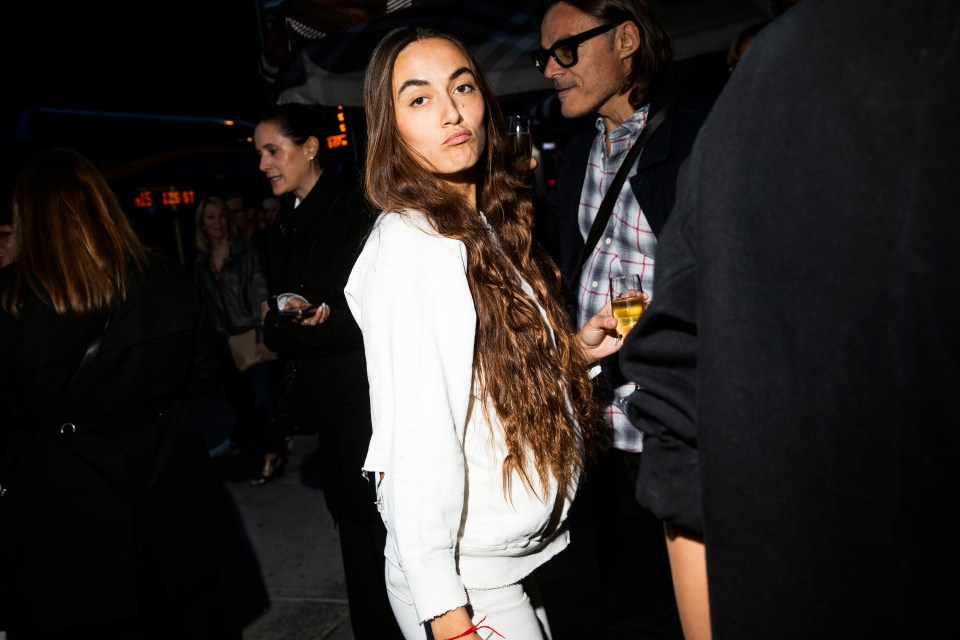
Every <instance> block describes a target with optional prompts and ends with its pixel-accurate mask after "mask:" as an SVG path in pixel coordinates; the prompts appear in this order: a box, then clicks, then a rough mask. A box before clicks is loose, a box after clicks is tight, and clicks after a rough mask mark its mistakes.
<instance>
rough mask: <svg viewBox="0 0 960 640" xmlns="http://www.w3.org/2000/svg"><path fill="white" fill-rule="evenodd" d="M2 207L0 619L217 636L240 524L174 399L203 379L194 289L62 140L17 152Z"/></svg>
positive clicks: (53, 626) (205, 365)
mask: <svg viewBox="0 0 960 640" xmlns="http://www.w3.org/2000/svg"><path fill="white" fill-rule="evenodd" d="M13 212H14V234H15V236H16V240H17V246H18V247H19V259H18V260H17V262H15V263H14V264H13V265H11V266H10V267H8V268H6V269H3V270H2V272H0V406H2V407H3V411H4V417H3V421H2V422H0V485H2V486H0V494H2V495H0V567H2V569H0V629H6V630H8V631H9V632H10V634H11V635H10V637H11V638H34V637H38V638H39V637H42V638H47V637H52V638H67V637H69V638H74V637H84V638H86V637H89V638H114V637H117V638H119V637H123V638H219V637H223V634H224V626H223V619H222V613H221V597H220V591H219V580H220V574H221V570H222V569H223V568H224V566H225V564H226V563H227V562H228V561H230V560H231V559H232V553H233V552H234V551H235V550H237V549H238V548H239V547H237V546H236V545H237V543H238V541H239V537H238V535H239V534H238V532H237V531H236V530H235V529H234V528H233V527H234V521H233V516H232V513H231V508H230V504H229V500H228V497H227V495H226V493H225V491H224V488H223V486H222V484H221V483H220V481H219V479H218V478H217V476H216V473H215V471H214V469H213V467H212V466H211V463H210V460H209V458H208V456H207V451H206V447H205V446H204V444H203V441H202V438H201V436H200V432H199V430H198V428H197V426H196V424H195V423H194V422H193V421H192V419H191V418H190V415H189V414H188V413H187V412H186V410H185V409H184V408H183V406H182V405H181V401H185V400H189V399H191V398H195V397H197V396H198V395H202V394H207V393H214V392H215V390H216V380H217V377H216V372H215V366H216V365H215V363H216V357H215V355H214V354H212V353H209V352H207V351H206V350H205V346H206V345H209V344H212V341H211V340H210V339H209V337H208V335H209V334H208V333H207V332H210V331H212V328H211V325H210V324H209V323H208V322H207V321H206V320H205V316H204V315H203V306H202V304H201V301H200V298H199V294H198V292H197V290H196V288H195V286H194V285H193V282H192V281H191V279H190V276H189V274H188V273H187V272H186V271H185V270H184V269H183V268H182V267H180V265H178V264H176V263H175V262H172V261H169V260H168V259H165V258H163V257H161V256H159V255H155V254H153V253H151V252H149V251H148V250H146V249H145V248H144V247H143V246H142V245H141V244H140V242H139V240H138V239H137V237H136V236H135V234H134V232H133V230H132V229H131V227H130V225H129V223H128V222H127V219H126V217H125V215H124V213H123V211H122V210H121V208H120V204H119V203H118V201H117V199H116V198H115V197H114V195H113V193H112V192H111V191H110V189H109V187H108V185H107V183H106V182H105V180H104V179H103V177H102V176H101V174H100V173H99V172H98V171H97V169H96V168H95V167H94V166H93V165H92V164H91V163H90V162H89V161H87V160H86V159H85V158H83V157H82V156H80V155H79V154H77V153H75V152H73V151H69V150H65V149H53V150H48V151H43V152H40V153H38V154H37V155H35V156H34V157H33V158H32V159H30V160H29V161H28V162H27V164H26V165H25V168H24V169H23V172H22V174H21V176H20V179H19V182H18V185H17V187H16V191H15V194H14V199H13ZM98 341H99V349H98V350H97V349H95V348H91V345H94V344H96V343H97V342H98ZM88 350H90V353H91V355H90V356H85V353H86V352H87V351H88ZM81 362H83V364H82V365H81Z"/></svg>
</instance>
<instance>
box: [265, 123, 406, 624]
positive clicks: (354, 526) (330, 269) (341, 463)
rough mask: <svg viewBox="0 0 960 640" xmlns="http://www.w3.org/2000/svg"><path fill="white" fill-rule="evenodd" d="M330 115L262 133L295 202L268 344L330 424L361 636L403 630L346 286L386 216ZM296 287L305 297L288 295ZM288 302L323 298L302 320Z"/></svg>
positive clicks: (275, 284) (279, 222)
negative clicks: (330, 153)
mask: <svg viewBox="0 0 960 640" xmlns="http://www.w3.org/2000/svg"><path fill="white" fill-rule="evenodd" d="M325 130H326V129H325V128H324V120H323V118H322V115H321V114H320V113H319V112H318V111H317V110H316V109H315V108H313V107H310V106H307V105H300V104H283V105H277V106H275V107H273V108H271V109H270V110H268V111H267V112H266V113H265V114H264V115H263V116H262V117H261V118H260V120H259V122H258V124H257V127H256V129H255V131H254V140H255V143H256V147H257V151H258V152H259V153H260V169H261V171H263V172H264V173H265V174H266V177H267V179H268V180H269V181H270V184H271V188H272V189H273V193H274V195H277V196H281V195H285V194H286V197H287V198H292V199H293V203H292V204H293V206H287V207H286V208H284V209H283V210H282V211H281V212H280V214H279V215H278V216H277V219H276V221H275V222H274V224H273V226H272V227H271V228H270V233H271V238H270V245H269V246H270V248H269V256H270V265H269V268H268V278H269V289H270V293H271V294H272V296H273V298H274V299H273V300H271V304H270V310H269V311H268V312H267V316H266V318H265V320H264V335H265V340H266V344H267V346H268V347H270V349H272V350H273V351H275V352H276V353H277V354H278V355H279V357H280V359H281V360H282V361H284V364H285V366H288V367H289V366H291V365H293V366H295V368H296V383H295V384H296V393H295V397H294V400H295V408H294V410H293V412H292V413H293V414H295V416H296V419H297V420H299V423H300V425H301V427H305V428H306V429H307V430H308V431H312V432H319V448H318V451H319V453H320V455H321V457H322V463H321V472H322V478H323V493H324V498H325V499H326V503H327V508H328V509H329V511H330V514H331V515H332V516H333V518H334V520H335V521H336V523H337V526H338V530H339V537H340V546H341V552H342V556H343V565H344V575H345V578H346V583H347V596H348V599H349V605H350V618H351V624H352V626H353V633H354V637H355V638H357V639H358V640H365V639H368V638H370V639H373V638H377V639H378V640H379V639H383V638H401V637H402V635H401V634H400V630H399V628H398V627H397V623H396V620H395V619H394V617H393V612H392V610H391V609H390V605H389V603H388V601H387V592H386V584H385V582H384V564H383V563H384V560H383V549H384V545H385V544H386V529H385V528H384V525H383V521H382V519H381V518H380V514H379V512H378V511H377V508H376V505H375V503H374V502H375V493H374V490H373V487H372V485H370V484H368V483H367V481H366V480H365V479H364V477H363V475H362V474H361V470H362V466H363V460H364V457H365V456H366V453H367V447H368V446H369V443H370V436H371V434H372V432H373V427H372V423H371V418H370V394H369V383H368V381H367V369H366V360H365V358H364V351H363V336H362V335H361V333H360V327H358V326H357V323H356V321H355V320H354V319H353V315H352V314H351V313H350V310H349V308H348V307H347V303H346V298H345V297H344V293H343V288H344V287H345V286H346V283H347V278H348V276H349V275H350V270H351V269H352V268H353V264H354V262H356V259H357V256H358V255H359V253H360V248H361V246H362V244H363V241H364V239H365V238H366V235H367V233H368V232H369V230H370V228H371V226H372V224H373V220H374V216H373V212H372V211H371V209H370V208H369V206H368V205H367V202H366V199H365V198H364V197H363V195H362V193H361V192H360V191H359V189H357V188H356V185H355V184H351V183H349V182H348V183H344V182H343V181H342V180H340V179H338V178H337V177H336V176H335V175H333V173H332V172H328V171H325V170H324V165H323V162H322V160H323V157H322V155H321V154H322V152H323V149H324V147H323V146H322V145H321V141H322V140H325V135H324V131H325ZM284 294H293V295H294V296H295V298H294V301H292V302H291V301H288V300H287V297H286V296H285V295H284ZM278 295H280V296H281V303H282V304H283V306H284V307H286V308H288V309H289V308H293V307H295V306H300V307H311V308H312V309H313V310H311V311H310V312H308V313H307V314H306V315H303V316H298V317H290V316H284V315H282V314H281V313H280V308H279V306H278V304H277V299H276V297H277V296H278Z"/></svg>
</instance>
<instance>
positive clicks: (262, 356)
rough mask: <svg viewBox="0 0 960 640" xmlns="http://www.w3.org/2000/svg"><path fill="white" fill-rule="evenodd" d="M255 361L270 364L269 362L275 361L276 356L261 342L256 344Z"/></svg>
mask: <svg viewBox="0 0 960 640" xmlns="http://www.w3.org/2000/svg"><path fill="white" fill-rule="evenodd" d="M256 352H257V360H258V361H260V362H270V361H271V360H276V359H277V354H276V353H274V352H273V351H270V348H269V347H267V345H265V344H263V343H262V342H258V343H257V346H256Z"/></svg>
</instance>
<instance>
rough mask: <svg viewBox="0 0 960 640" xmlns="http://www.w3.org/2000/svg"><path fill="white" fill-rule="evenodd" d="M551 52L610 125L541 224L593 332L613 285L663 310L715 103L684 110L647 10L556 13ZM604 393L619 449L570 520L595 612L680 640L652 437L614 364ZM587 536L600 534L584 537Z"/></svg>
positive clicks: (686, 103) (561, 84)
mask: <svg viewBox="0 0 960 640" xmlns="http://www.w3.org/2000/svg"><path fill="white" fill-rule="evenodd" d="M540 45H541V47H542V49H539V50H537V51H533V52H531V53H530V57H531V58H532V59H533V62H534V64H535V65H536V67H537V69H538V70H539V71H540V72H541V73H543V74H544V75H545V76H546V77H547V78H548V79H550V80H552V81H553V84H554V87H555V88H556V90H557V98H558V99H559V101H560V109H561V112H562V114H563V115H564V117H566V118H582V117H585V116H590V115H596V116H597V119H596V121H595V122H596V124H595V128H594V129H592V130H591V131H588V132H585V133H584V134H583V135H581V136H577V137H574V138H573V139H571V140H570V142H569V143H568V144H567V145H566V147H565V148H564V149H563V153H562V157H561V166H560V173H559V177H558V180H557V184H556V186H555V188H554V189H552V190H551V191H550V192H548V194H547V196H546V198H545V199H544V201H543V202H542V203H541V204H540V207H541V208H540V210H538V212H537V224H538V226H539V227H540V228H539V229H538V234H539V235H540V238H541V240H542V241H543V242H544V244H545V245H546V246H547V248H548V249H549V250H550V251H551V253H552V254H553V256H554V258H555V259H556V261H557V263H558V264H559V265H560V269H561V272H562V274H563V278H564V285H565V288H566V290H567V291H569V292H571V298H572V300H570V301H569V302H570V304H569V305H568V306H569V307H570V308H571V314H573V315H574V316H576V317H575V318H574V319H575V320H576V321H577V322H578V323H579V324H582V319H584V318H589V317H591V316H592V315H593V314H595V313H596V312H598V311H599V310H600V308H601V307H602V306H603V305H604V303H605V302H606V301H607V300H608V299H609V292H608V277H609V276H611V275H619V274H620V273H638V274H640V275H641V281H642V285H643V288H644V290H645V291H646V292H647V293H648V294H649V296H650V299H651V300H652V299H653V298H654V291H653V272H654V254H655V251H656V246H657V240H656V234H657V233H659V231H660V229H661V228H662V227H663V223H664V222H665V220H666V218H667V216H668V214H669V213H670V210H671V209H672V207H673V203H674V199H675V189H676V181H677V173H678V170H679V167H680V164H681V162H682V161H683V160H684V159H685V158H686V157H687V155H688V154H689V152H690V148H691V147H692V145H693V140H694V138H695V137H696V135H697V132H698V131H699V128H700V125H701V124H702V123H703V120H704V119H705V118H706V115H707V112H708V110H709V106H710V101H709V100H706V99H704V98H700V97H692V96H686V97H678V96H683V95H684V94H683V92H682V91H680V86H679V81H678V77H677V74H676V70H675V67H674V66H673V64H672V58H673V54H672V46H671V43H670V39H669V36H668V34H667V33H666V31H665V30H664V28H663V27H662V26H661V25H660V24H659V23H658V22H657V20H656V19H655V18H654V16H653V15H652V14H651V13H650V11H649V9H648V8H647V6H646V5H645V4H644V3H643V2H642V1H641V0H549V1H548V2H547V3H546V9H545V14H544V16H543V20H542V22H541V25H540ZM667 104H670V106H671V110H670V111H669V112H668V113H669V114H670V115H669V116H668V117H667V119H666V120H663V121H662V122H661V123H660V124H659V125H658V127H657V128H656V129H655V133H652V134H651V135H650V137H649V139H648V140H647V141H646V142H645V143H643V148H642V152H641V153H640V156H639V159H638V160H637V161H636V162H635V163H634V164H633V166H632V167H629V168H628V173H627V179H626V180H625V181H624V182H623V187H622V188H621V189H620V192H619V193H618V194H617V200H616V201H615V203H614V206H613V209H612V213H611V215H610V218H609V220H608V221H607V223H606V226H605V228H604V229H603V233H602V235H601V236H600V239H599V241H598V242H597V244H596V246H595V247H594V248H592V250H590V251H589V253H587V255H586V256H583V255H582V254H583V253H584V252H585V239H586V238H587V236H588V235H589V232H590V229H591V226H592V224H593V221H594V218H595V217H596V214H597V210H598V209H599V208H600V203H601V202H602V200H603V198H604V195H605V193H606V190H607V188H608V185H609V184H610V183H611V181H612V180H613V177H614V175H615V174H616V173H617V171H618V169H619V168H620V165H621V164H622V163H623V161H624V157H625V156H626V155H627V152H628V150H629V149H630V147H632V146H633V143H634V142H635V141H637V139H638V138H639V137H640V135H641V132H642V131H643V129H644V128H645V127H646V126H647V123H648V122H649V121H650V119H651V118H654V116H655V114H657V113H658V112H659V111H660V110H661V109H663V108H664V106H665V105H667ZM581 265H582V268H581ZM599 380H600V384H601V388H602V389H603V392H604V396H605V397H606V398H607V399H608V400H607V403H606V405H607V406H606V407H605V409H606V411H605V413H606V415H607V418H608V422H609V425H610V446H609V448H608V450H607V451H605V452H604V453H603V455H602V456H601V458H600V461H599V462H598V463H597V464H596V466H594V467H592V468H590V469H589V470H588V473H587V475H586V480H585V484H584V486H583V488H582V489H581V492H580V495H579V496H578V500H577V504H579V507H577V506H575V507H574V513H573V514H572V516H571V518H572V519H571V526H572V527H573V529H574V531H573V544H576V540H577V538H586V539H589V538H591V537H593V538H594V539H595V540H596V558H597V563H598V570H599V571H598V575H599V577H600V581H601V584H600V586H599V588H597V585H591V584H586V583H584V582H580V583H579V584H580V585H581V587H580V588H581V589H582V590H583V601H585V602H587V601H589V600H590V598H591V597H597V595H599V598H600V599H601V608H602V611H601V612H600V617H601V626H602V632H603V633H602V635H603V637H607V638H641V639H643V640H647V639H652V638H670V639H674V638H676V639H679V638H682V637H683V634H682V632H681V629H680V622H679V617H678V614H677V605H676V601H675V598H674V595H673V585H672V580H671V575H670V566H669V562H668V559H667V549H666V541H665V537H664V531H663V526H662V524H661V522H660V521H659V520H657V519H656V518H655V517H654V516H653V515H652V514H651V513H650V512H649V511H647V510H646V509H644V508H643V507H641V506H640V504H639V503H638V502H637V501H636V499H635V491H636V489H635V486H636V478H637V474H638V472H639V466H640V457H641V455H640V452H641V451H642V450H643V434H642V433H641V432H640V431H639V430H637V428H636V427H634V426H633V425H632V424H631V423H630V421H629V420H628V419H627V417H626V416H625V415H624V414H623V412H622V411H621V409H620V407H621V406H622V405H621V402H620V398H622V397H625V396H626V395H627V394H629V392H630V391H632V390H633V389H634V388H635V387H634V386H633V385H632V384H629V383H627V381H626V379H625V378H624V377H623V374H622V373H621V372H620V367H619V363H618V361H617V357H616V356H612V357H610V358H607V359H606V360H605V361H604V362H603V363H602V373H601V374H600V377H599ZM577 510H579V514H578V513H577ZM578 526H582V527H592V528H593V531H592V532H591V531H589V530H586V531H584V532H583V535H582V536H578V535H577V530H576V529H577V528H578Z"/></svg>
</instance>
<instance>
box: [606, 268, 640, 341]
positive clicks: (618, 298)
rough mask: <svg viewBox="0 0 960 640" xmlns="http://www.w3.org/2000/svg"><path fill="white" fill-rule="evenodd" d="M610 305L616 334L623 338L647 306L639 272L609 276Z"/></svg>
mask: <svg viewBox="0 0 960 640" xmlns="http://www.w3.org/2000/svg"><path fill="white" fill-rule="evenodd" d="M610 306H611V307H612V309H613V317H614V318H616V319H617V335H618V336H620V339H621V340H623V339H624V338H626V337H627V333H628V332H629V331H630V329H632V328H633V325H635V324H637V320H639V319H640V315H641V314H642V313H643V312H644V310H645V309H646V308H647V301H646V299H644V297H643V286H642V285H641V284H640V275H639V274H636V273H629V274H625V275H619V276H611V277H610Z"/></svg>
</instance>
